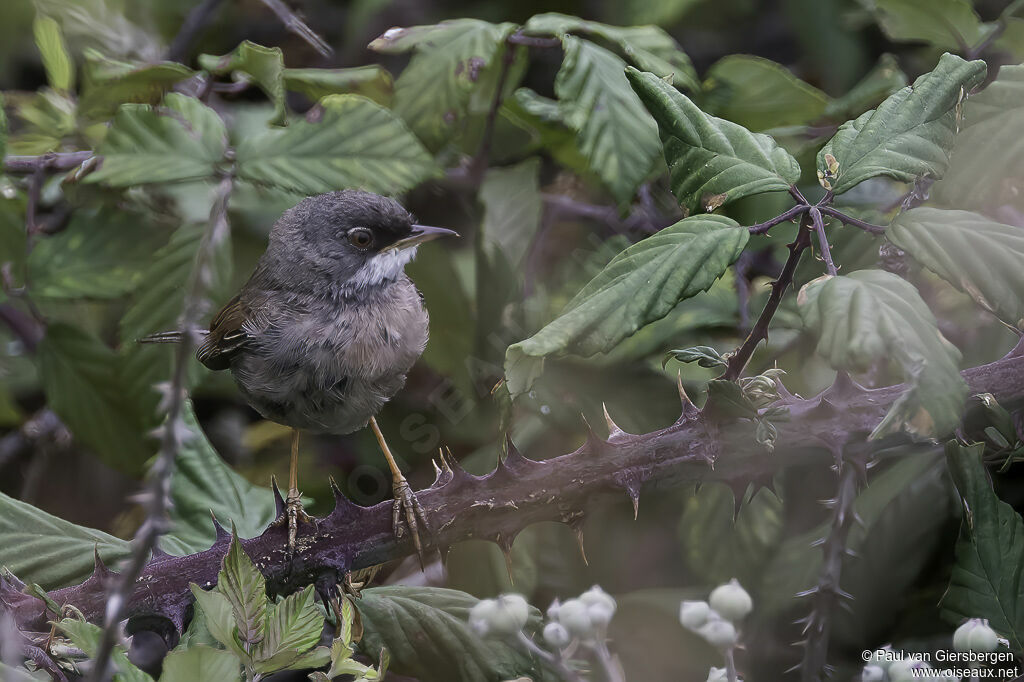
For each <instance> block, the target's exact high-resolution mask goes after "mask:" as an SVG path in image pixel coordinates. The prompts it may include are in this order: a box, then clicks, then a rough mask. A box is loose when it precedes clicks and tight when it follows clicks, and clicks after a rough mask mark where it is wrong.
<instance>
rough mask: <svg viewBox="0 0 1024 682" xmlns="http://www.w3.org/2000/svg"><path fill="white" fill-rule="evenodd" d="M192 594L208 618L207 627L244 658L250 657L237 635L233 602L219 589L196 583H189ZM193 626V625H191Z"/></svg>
mask: <svg viewBox="0 0 1024 682" xmlns="http://www.w3.org/2000/svg"><path fill="white" fill-rule="evenodd" d="M189 589H190V590H191V591H192V595H193V596H194V597H195V598H196V604H198V610H197V615H194V616H193V618H195V617H198V612H199V611H201V612H202V615H203V618H205V619H206V629H207V630H209V632H210V634H211V635H212V636H213V638H214V639H216V640H217V641H218V642H220V643H221V644H223V645H224V646H226V647H227V648H228V649H229V650H231V651H233V652H234V653H235V654H236V655H237V656H238V657H240V658H242V659H243V660H245V659H248V658H249V654H247V653H246V651H245V649H243V648H242V646H241V643H240V642H239V641H238V637H237V636H236V635H235V633H236V631H237V630H236V628H235V616H234V613H233V611H232V609H231V602H229V601H228V598H227V597H225V596H224V595H223V594H221V592H220V591H219V590H217V589H213V590H204V589H203V588H201V587H200V586H199V585H196V584H195V583H190V584H189ZM189 627H190V628H191V626H189Z"/></svg>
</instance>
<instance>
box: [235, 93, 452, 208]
mask: <svg viewBox="0 0 1024 682" xmlns="http://www.w3.org/2000/svg"><path fill="white" fill-rule="evenodd" d="M320 106H321V107H322V109H323V111H322V114H321V117H320V120H319V121H318V122H316V123H310V122H307V121H299V122H296V123H293V124H292V125H291V126H289V127H288V128H287V129H286V130H269V131H267V132H266V133H264V134H263V135H260V136H257V137H254V138H250V139H248V140H245V141H243V142H242V144H240V145H239V147H238V175H239V177H240V178H242V179H245V180H249V181H251V182H255V183H257V184H266V185H273V186H277V187H282V188H284V189H289V190H293V191H296V192H302V193H304V194H318V193H321V192H330V191H334V190H338V189H342V188H345V187H360V188H363V189H367V190H370V191H374V192H380V193H384V194H395V193H397V192H402V191H404V190H407V189H409V188H410V187H413V186H414V185H416V184H417V183H419V182H420V181H422V180H425V179H426V178H428V177H430V176H432V175H433V174H435V173H436V172H437V167H436V166H435V164H434V161H433V159H432V158H431V157H430V155H429V154H428V153H427V150H426V149H424V148H423V145H421V144H420V143H419V141H418V140H417V139H416V138H415V137H414V136H413V135H412V133H410V132H409V129H408V128H406V127H405V125H404V124H403V123H402V122H401V120H399V119H398V118H397V117H396V116H395V115H394V114H392V113H391V112H390V111H388V110H387V109H384V108H382V107H380V106H379V105H377V104H375V103H373V102H371V101H370V100H368V99H366V98H365V97H360V96H358V95H331V96H330V97H325V98H324V99H323V100H322V101H321V102H320Z"/></svg>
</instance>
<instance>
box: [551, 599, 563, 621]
mask: <svg viewBox="0 0 1024 682" xmlns="http://www.w3.org/2000/svg"><path fill="white" fill-rule="evenodd" d="M561 606H562V603H561V602H560V601H558V600H557V599H556V600H555V601H553V602H551V606H549V607H548V611H547V615H548V620H558V609H559V608H561Z"/></svg>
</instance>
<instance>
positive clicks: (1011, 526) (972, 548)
mask: <svg viewBox="0 0 1024 682" xmlns="http://www.w3.org/2000/svg"><path fill="white" fill-rule="evenodd" d="M984 452H985V445H984V444H983V443H976V444H974V445H967V446H963V445H960V444H959V443H957V442H956V441H950V442H949V443H947V445H946V462H947V463H948V465H949V471H950V473H951V474H952V475H953V480H954V482H955V483H956V489H957V492H958V493H960V498H961V500H962V502H963V520H962V521H961V523H960V538H959V539H958V540H957V543H956V563H955V564H954V565H953V573H952V575H951V576H950V580H949V588H948V589H947V590H946V594H945V596H944V597H943V598H942V615H943V616H944V617H945V618H946V620H948V621H950V622H953V623H958V622H960V621H961V620H962V619H964V618H987V619H988V621H989V624H990V625H991V626H992V629H994V630H995V631H996V632H998V633H999V635H1000V636H1001V637H1005V638H1006V639H1007V640H1009V642H1010V649H1011V650H1012V651H1013V652H1014V653H1015V654H1017V655H1018V656H1019V655H1020V654H1021V652H1022V651H1024V582H1022V574H1021V570H1020V567H1021V566H1022V565H1024V521H1022V520H1021V517H1020V514H1018V513H1017V512H1016V511H1014V509H1013V507H1011V506H1010V505H1008V504H1006V503H1005V502H1003V501H1002V500H1000V499H999V497H998V496H996V494H995V493H994V492H993V491H992V485H991V483H990V482H989V478H988V474H987V473H986V471H985V465H984V463H983V461H982V455H983V454H984Z"/></svg>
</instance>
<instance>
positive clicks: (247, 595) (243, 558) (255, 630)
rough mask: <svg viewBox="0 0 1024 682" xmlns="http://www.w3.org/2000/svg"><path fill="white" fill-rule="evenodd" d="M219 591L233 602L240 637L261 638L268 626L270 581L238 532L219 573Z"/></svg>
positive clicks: (250, 641) (256, 640) (252, 640)
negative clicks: (242, 541) (253, 559)
mask: <svg viewBox="0 0 1024 682" xmlns="http://www.w3.org/2000/svg"><path fill="white" fill-rule="evenodd" d="M217 591H218V592H220V593H221V594H223V595H224V596H225V597H227V598H228V602H229V603H230V604H231V611H232V613H233V614H234V617H235V627H237V628H238V637H239V639H241V641H242V642H243V643H245V644H247V645H250V646H251V645H256V644H259V643H260V642H262V641H263V637H264V635H265V633H266V629H267V624H266V611H267V583H266V580H264V578H263V574H262V573H260V572H259V569H257V568H256V566H255V565H254V564H253V563H252V559H250V558H249V555H248V554H246V553H245V550H243V549H242V543H240V542H239V541H238V536H237V535H236V536H235V537H234V538H233V539H232V540H231V547H230V548H229V549H228V553H227V554H226V555H225V556H224V562H223V563H222V564H221V570H220V573H219V574H218V575H217Z"/></svg>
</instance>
